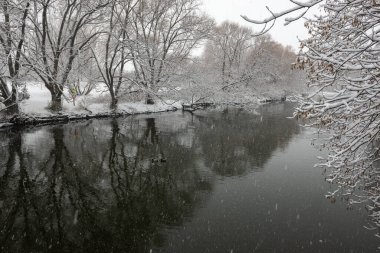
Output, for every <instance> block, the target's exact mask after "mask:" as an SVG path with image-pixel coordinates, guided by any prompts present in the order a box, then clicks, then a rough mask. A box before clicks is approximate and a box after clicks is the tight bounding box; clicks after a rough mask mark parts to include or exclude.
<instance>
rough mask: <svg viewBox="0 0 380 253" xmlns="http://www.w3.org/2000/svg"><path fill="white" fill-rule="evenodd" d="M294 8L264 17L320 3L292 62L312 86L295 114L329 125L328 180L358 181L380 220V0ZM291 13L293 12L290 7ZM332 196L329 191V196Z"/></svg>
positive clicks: (354, 184) (345, 185) (352, 184)
mask: <svg viewBox="0 0 380 253" xmlns="http://www.w3.org/2000/svg"><path fill="white" fill-rule="evenodd" d="M292 2H293V3H295V4H296V6H295V7H294V8H291V9H289V10H285V11H283V12H281V13H277V14H276V13H273V12H272V14H271V16H270V17H269V18H268V19H266V20H263V21H255V20H251V19H249V18H246V20H248V21H250V22H253V23H257V24H259V23H261V24H269V23H270V22H271V21H275V20H276V19H277V18H278V17H280V16H284V15H286V14H289V13H293V12H294V11H297V10H301V9H303V10H304V11H303V12H300V13H297V14H296V15H295V16H294V17H288V18H287V21H286V22H288V23H289V22H292V21H294V20H297V19H299V18H300V17H302V16H303V15H304V13H305V11H307V10H308V9H309V8H311V7H313V6H315V5H317V4H322V5H321V6H323V9H324V12H323V13H322V14H321V15H320V16H318V17H315V18H311V19H308V20H307V22H306V23H305V26H306V27H307V28H308V29H309V33H310V38H309V39H306V40H305V41H302V42H301V46H302V47H303V50H302V52H301V54H300V56H299V58H298V60H297V62H296V66H297V67H299V68H302V69H307V71H308V75H309V86H310V87H311V88H312V90H314V91H315V92H314V93H313V94H311V95H310V96H309V97H308V98H306V99H304V100H302V103H301V105H300V107H299V108H298V109H297V115H298V116H300V117H305V118H307V119H309V120H311V123H312V125H314V126H318V127H319V129H320V130H328V131H329V133H331V139H330V140H329V141H328V142H326V143H325V145H326V147H327V148H328V150H329V156H328V157H327V159H326V160H325V161H323V162H322V165H324V166H327V167H328V168H330V169H331V171H332V173H331V175H330V177H329V178H328V180H329V181H330V182H333V183H336V184H338V185H339V187H340V188H341V189H344V190H345V192H346V193H347V192H348V193H349V194H352V193H354V192H355V190H356V189H357V188H358V187H359V186H362V187H363V188H362V189H364V190H365V192H366V194H365V195H366V198H368V196H369V198H370V199H371V200H372V201H373V202H372V205H371V207H370V209H371V210H372V216H373V217H375V219H376V221H377V223H378V225H380V223H379V220H380V213H379V211H378V210H379V207H380V201H379V186H378V180H379V173H378V170H377V169H376V168H378V160H379V152H380V146H379V137H380V135H379V134H380V118H379V115H380V83H379V81H380V79H379V78H380V71H379V69H380V36H379V31H380V15H379V14H380V2H379V1H378V0H359V1H351V0H339V1H336V0H323V1H321V0H311V1H307V2H304V3H301V2H296V1H292ZM293 14H294V13H293ZM332 197H333V196H332Z"/></svg>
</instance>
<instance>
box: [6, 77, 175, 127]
mask: <svg viewBox="0 0 380 253" xmlns="http://www.w3.org/2000/svg"><path fill="white" fill-rule="evenodd" d="M28 91H29V93H30V99H27V100H24V101H22V102H21V103H20V114H19V115H15V116H7V115H6V114H5V113H4V114H0V129H1V128H8V127H12V126H27V125H41V124H42V125H43V124H52V123H62V122H70V121H75V120H84V119H93V118H105V117H121V116H128V115H134V114H149V113H159V112H168V111H176V110H178V109H181V108H182V105H181V104H180V103H179V102H174V101H170V100H167V101H163V100H158V101H156V103H155V104H154V105H147V104H144V102H123V101H122V102H120V104H119V105H118V109H116V110H111V109H110V107H109V102H108V99H106V98H105V97H104V95H103V93H102V92H96V91H95V92H92V93H91V94H90V95H86V96H78V97H76V98H75V100H73V99H71V100H70V99H65V100H64V102H63V110H62V111H61V112H59V113H54V112H52V111H50V110H49V109H48V106H49V101H50V93H49V91H48V90H47V89H45V88H44V87H42V86H41V85H38V84H33V85H30V86H28ZM66 98H67V97H66ZM0 110H1V108H0Z"/></svg>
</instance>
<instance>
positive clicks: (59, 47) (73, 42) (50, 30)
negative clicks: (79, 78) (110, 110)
mask: <svg viewBox="0 0 380 253" xmlns="http://www.w3.org/2000/svg"><path fill="white" fill-rule="evenodd" d="M108 4H109V0H95V1H88V0H62V1H61V0H60V1H54V0H34V1H33V10H32V11H31V13H32V17H31V18H30V21H31V23H32V30H33V35H32V38H33V40H31V41H30V43H29V44H28V46H29V51H28V54H29V55H28V56H29V57H27V58H28V63H29V67H30V68H31V69H32V70H33V71H34V72H35V73H36V74H37V75H38V76H39V78H40V79H41V80H42V81H43V83H44V84H45V86H46V88H47V89H48V90H49V91H50V93H51V105H50V107H51V109H52V110H61V108H62V95H63V90H64V88H65V87H68V83H67V82H68V80H69V77H70V74H71V71H72V69H73V65H74V62H75V60H76V58H77V56H78V55H79V54H80V52H81V51H82V50H86V49H87V46H88V45H89V44H90V42H92V41H93V40H94V39H95V38H96V37H97V36H98V35H99V34H100V31H101V29H99V27H98V24H99V22H102V19H103V14H104V13H103V9H104V8H105V7H106V6H107V5H108Z"/></svg>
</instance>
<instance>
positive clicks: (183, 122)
mask: <svg viewBox="0 0 380 253" xmlns="http://www.w3.org/2000/svg"><path fill="white" fill-rule="evenodd" d="M292 110H293V108H292V105H291V104H279V105H271V106H266V107H263V108H261V109H260V111H259V112H258V114H257V115H253V114H250V113H247V112H244V111H240V110H230V111H225V112H224V113H220V112H200V113H198V114H194V115H191V114H189V113H185V114H182V113H173V114H162V115H156V116H155V117H154V118H147V117H136V118H133V117H130V118H127V119H112V120H95V121H88V122H84V123H77V124H68V125H64V126H50V127H43V128H39V129H34V130H33V129H31V130H24V131H17V130H14V131H9V132H0V245H1V251H4V252H43V251H51V252H150V250H151V249H154V250H157V249H164V248H165V247H167V246H168V244H170V245H171V243H168V242H167V240H168V237H169V235H170V232H168V230H169V231H170V230H175V229H177V228H178V229H180V228H181V227H183V226H184V224H185V223H187V222H190V221H191V220H193V219H195V218H196V217H197V212H198V211H199V210H201V209H203V208H205V206H206V203H208V202H209V200H210V198H211V196H212V195H213V192H214V191H215V187H216V185H217V184H216V183H217V182H218V180H220V177H221V178H222V179H223V178H229V177H231V176H234V177H235V176H238V177H244V176H245V175H247V174H250V173H256V172H257V171H262V170H263V168H264V167H265V164H266V163H267V162H268V161H269V160H270V158H271V156H272V155H273V154H274V152H275V151H276V150H278V149H280V150H285V149H286V147H287V145H288V144H289V142H290V140H291V139H292V138H293V137H294V136H296V135H298V134H299V133H300V129H299V127H298V124H297V122H295V121H294V120H291V119H287V118H286V116H290V115H291V113H292ZM231 230H232V231H231V233H232V234H234V233H235V232H234V231H233V227H231ZM209 232H210V231H209ZM215 233H218V231H215ZM210 243H211V242H210ZM247 243H250V242H249V241H248V242H247ZM255 245H256V243H255ZM207 248H209V249H210V248H211V249H213V248H212V246H209V245H207ZM211 251H212V250H211ZM214 251H215V252H218V249H217V248H216V249H214Z"/></svg>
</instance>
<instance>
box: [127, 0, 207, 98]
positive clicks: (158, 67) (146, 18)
mask: <svg viewBox="0 0 380 253" xmlns="http://www.w3.org/2000/svg"><path fill="white" fill-rule="evenodd" d="M199 7H200V2H199V1H198V0H139V1H138V4H137V5H136V6H135V8H134V9H133V15H132V24H131V26H130V31H131V32H130V33H127V39H128V40H129V41H130V43H129V49H130V52H131V55H132V59H133V61H132V63H133V67H134V72H135V81H136V83H137V84H139V85H140V86H141V87H142V88H143V89H145V90H146V91H147V92H148V93H151V92H156V91H157V89H158V87H159V86H162V85H163V84H164V83H166V82H167V81H168V80H169V78H170V77H171V76H172V75H173V74H176V70H177V66H178V65H179V64H181V62H183V61H185V60H187V59H188V58H189V56H190V53H191V52H192V50H193V49H194V48H196V47H197V46H198V45H199V43H200V42H201V41H202V40H203V39H205V38H206V37H207V36H208V32H209V30H210V28H211V25H213V21H212V20H210V19H209V18H208V17H207V16H205V15H203V14H202V13H201V12H200V9H199ZM147 100H148V102H153V101H152V99H151V97H150V96H148V99H147Z"/></svg>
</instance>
